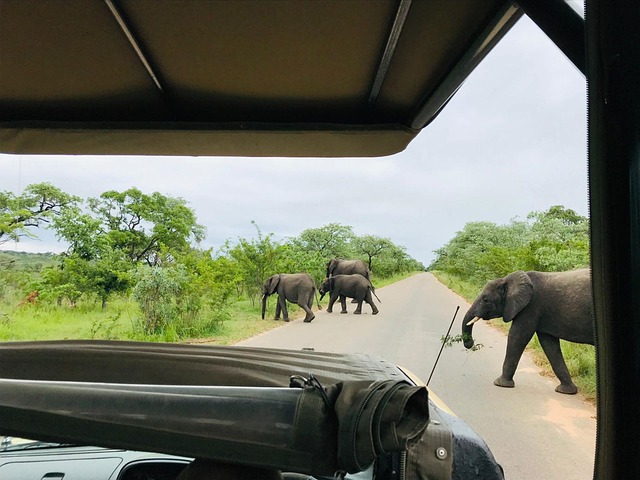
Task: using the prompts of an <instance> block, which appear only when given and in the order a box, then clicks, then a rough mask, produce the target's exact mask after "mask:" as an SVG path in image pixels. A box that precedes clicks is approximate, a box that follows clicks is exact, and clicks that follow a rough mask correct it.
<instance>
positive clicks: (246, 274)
mask: <svg viewBox="0 0 640 480" xmlns="http://www.w3.org/2000/svg"><path fill="white" fill-rule="evenodd" d="M251 223H252V224H253V225H254V226H255V228H256V231H257V234H258V238H257V239H250V240H247V239H245V238H240V239H238V243H237V244H236V245H235V246H231V244H230V242H227V244H226V245H225V247H224V250H225V253H226V254H227V255H228V256H229V257H230V258H231V259H232V260H233V261H235V262H236V264H237V267H238V273H239V280H240V282H239V285H240V287H241V292H242V293H244V294H246V295H247V296H248V297H249V298H250V299H251V301H252V302H255V300H256V298H257V297H258V296H259V295H260V293H261V290H262V284H263V283H264V281H265V280H266V279H267V278H268V277H269V276H271V275H273V274H274V273H287V272H278V267H279V262H280V259H281V258H282V257H283V247H282V245H280V244H279V243H278V242H276V241H275V240H273V234H272V233H270V234H268V235H263V234H262V232H261V231H260V227H258V225H257V224H256V222H254V221H251Z"/></svg>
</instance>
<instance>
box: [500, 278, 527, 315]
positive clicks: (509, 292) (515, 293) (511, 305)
mask: <svg viewBox="0 0 640 480" xmlns="http://www.w3.org/2000/svg"><path fill="white" fill-rule="evenodd" d="M504 280H505V289H506V292H505V297H506V298H505V304H504V312H503V315H502V319H503V320H504V321H505V322H510V321H511V320H513V319H514V317H515V316H516V315H517V314H518V313H520V311H521V310H522V309H523V308H524V307H526V306H527V305H528V304H529V301H530V300H531V295H532V294H533V283H531V279H530V278H529V275H527V274H526V273H525V272H523V271H521V270H520V271H517V272H513V273H510V274H509V275H507V276H506V277H505V279H504Z"/></svg>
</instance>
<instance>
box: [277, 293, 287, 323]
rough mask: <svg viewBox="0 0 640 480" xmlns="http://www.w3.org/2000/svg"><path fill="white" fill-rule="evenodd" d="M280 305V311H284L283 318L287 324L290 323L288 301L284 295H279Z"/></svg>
mask: <svg viewBox="0 0 640 480" xmlns="http://www.w3.org/2000/svg"><path fill="white" fill-rule="evenodd" d="M278 305H279V306H280V309H281V310H282V318H283V319H284V321H285V322H288V321H289V311H288V310H287V299H286V298H284V295H279V296H278Z"/></svg>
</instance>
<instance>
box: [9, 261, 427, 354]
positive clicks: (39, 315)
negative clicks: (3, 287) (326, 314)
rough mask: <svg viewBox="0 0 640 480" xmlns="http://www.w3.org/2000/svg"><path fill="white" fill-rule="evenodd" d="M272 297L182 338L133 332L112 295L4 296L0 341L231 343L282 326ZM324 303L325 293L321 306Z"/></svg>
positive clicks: (292, 312) (296, 311) (131, 314)
mask: <svg viewBox="0 0 640 480" xmlns="http://www.w3.org/2000/svg"><path fill="white" fill-rule="evenodd" d="M415 273H418V272H413V273H408V274H404V275H397V276H395V277H391V278H386V279H374V284H375V286H376V288H382V287H383V286H385V285H389V284H391V283H394V282H397V281H399V280H402V279H404V278H407V277H410V276H412V275H414V274H415ZM275 300H276V296H275V295H274V296H272V297H270V298H269V302H268V306H267V313H266V315H265V320H262V319H261V318H260V316H261V311H260V310H261V305H260V302H259V299H258V300H256V302H255V303H252V302H251V301H250V300H249V299H239V300H237V301H235V302H233V303H232V304H231V305H230V306H229V318H228V319H227V320H225V321H224V322H223V323H222V324H221V325H220V326H219V327H217V328H215V329H213V330H211V331H209V332H202V334H199V333H196V334H194V336H193V337H192V338H188V339H184V338H180V337H179V336H178V335H177V333H176V332H175V331H173V330H172V329H167V330H166V331H165V332H164V333H162V334H158V335H143V334H141V333H137V332H138V331H139V330H137V329H136V328H135V324H136V323H137V322H139V319H140V316H141V313H140V310H139V308H138V305H137V303H136V302H135V301H133V300H131V299H128V298H116V299H113V300H112V301H110V302H109V304H108V307H107V308H106V309H104V310H103V309H102V308H100V304H99V303H97V302H91V301H83V302H79V303H78V305H77V306H75V307H73V308H72V307H70V306H68V305H62V306H57V305H50V304H35V305H31V304H27V305H23V306H17V305H18V303H19V301H20V299H17V298H5V299H4V301H2V302H0V341H3V342H15V341H32V340H73V339H97V340H141V341H150V342H177V341H184V342H188V343H212V344H217V345H232V344H234V343H237V342H239V341H241V340H244V339H246V338H249V337H252V336H254V335H257V334H259V333H262V332H266V331H268V330H272V329H274V328H277V327H279V326H281V325H283V323H284V322H283V321H282V320H280V321H279V322H277V321H274V320H273V317H274V313H275ZM327 301H328V300H327V298H326V297H325V299H324V301H323V303H322V308H323V309H324V308H326V306H327ZM287 308H288V310H289V317H290V319H292V320H296V319H298V318H301V317H302V316H304V311H303V310H302V309H301V308H300V307H298V306H297V305H293V304H290V303H289V304H288V307H287ZM316 309H317V307H314V310H316Z"/></svg>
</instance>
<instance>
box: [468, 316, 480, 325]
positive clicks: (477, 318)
mask: <svg viewBox="0 0 640 480" xmlns="http://www.w3.org/2000/svg"><path fill="white" fill-rule="evenodd" d="M478 320H480V317H473V318H472V319H471V320H469V321H468V322H467V327H470V326H471V325H473V324H474V323H476V322H477V321H478Z"/></svg>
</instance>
